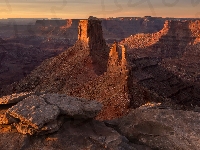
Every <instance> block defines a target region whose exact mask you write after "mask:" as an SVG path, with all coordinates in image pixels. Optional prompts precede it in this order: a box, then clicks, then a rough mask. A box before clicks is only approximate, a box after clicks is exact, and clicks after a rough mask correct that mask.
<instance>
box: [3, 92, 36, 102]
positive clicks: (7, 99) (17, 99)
mask: <svg viewBox="0 0 200 150" xmlns="http://www.w3.org/2000/svg"><path fill="white" fill-rule="evenodd" d="M31 94H33V93H31V92H25V93H15V94H12V95H7V96H3V97H1V98H0V104H12V103H18V102H20V101H22V100H23V99H25V98H27V97H29V96H30V95H31Z"/></svg>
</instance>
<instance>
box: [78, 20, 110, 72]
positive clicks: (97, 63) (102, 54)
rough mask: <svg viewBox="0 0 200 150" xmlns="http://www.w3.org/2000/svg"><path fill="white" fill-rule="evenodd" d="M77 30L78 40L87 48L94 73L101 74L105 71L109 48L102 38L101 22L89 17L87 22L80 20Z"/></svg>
mask: <svg viewBox="0 0 200 150" xmlns="http://www.w3.org/2000/svg"><path fill="white" fill-rule="evenodd" d="M78 28H79V29H78V30H79V33H78V40H79V41H81V42H82V43H83V44H85V46H87V47H89V50H90V56H91V57H92V62H93V66H94V70H95V72H96V73H97V74H98V75H101V74H103V73H104V72H105V71H106V70H107V62H108V56H109V48H108V47H107V45H106V42H105V39H104V38H103V31H102V26H101V21H100V20H99V19H97V18H94V17H89V19H88V20H80V23H79V26H78Z"/></svg>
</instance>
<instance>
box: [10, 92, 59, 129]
mask: <svg viewBox="0 0 200 150" xmlns="http://www.w3.org/2000/svg"><path fill="white" fill-rule="evenodd" d="M7 112H8V113H9V114H10V115H11V116H13V117H14V118H18V119H19V120H20V121H21V122H22V123H23V124H27V125H30V126H31V127H33V128H35V129H40V128H41V127H42V126H43V125H44V124H45V123H48V122H50V121H53V120H55V119H56V118H57V116H58V115H59V113H60V111H59V109H58V107H57V106H54V105H49V104H47V103H46V102H45V100H44V99H43V98H41V97H39V96H35V95H32V96H30V97H28V98H26V99H24V100H23V101H21V102H19V103H18V104H16V105H15V106H13V107H11V108H10V109H8V111H7Z"/></svg>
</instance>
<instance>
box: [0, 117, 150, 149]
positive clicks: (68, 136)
mask: <svg viewBox="0 0 200 150" xmlns="http://www.w3.org/2000/svg"><path fill="white" fill-rule="evenodd" d="M8 139H9V140H8ZM0 147H1V150H20V149H26V150H35V149H51V150H58V149H59V150H65V149H70V150H81V149H98V150H105V149H114V150H118V149H126V150H141V149H144V150H145V149H147V147H146V146H143V145H136V144H132V143H130V142H129V141H128V140H127V138H126V137H124V136H121V135H120V134H119V133H118V132H116V131H115V130H114V129H112V128H110V127H107V126H106V125H105V124H104V123H103V122H99V121H94V120H90V121H86V122H82V121H79V120H65V123H64V124H63V126H62V127H61V128H60V130H59V131H58V132H55V133H53V134H47V135H43V136H42V135H40V136H27V135H22V134H19V133H16V132H15V131H11V132H3V133H2V132H1V133H0ZM147 150H150V149H147Z"/></svg>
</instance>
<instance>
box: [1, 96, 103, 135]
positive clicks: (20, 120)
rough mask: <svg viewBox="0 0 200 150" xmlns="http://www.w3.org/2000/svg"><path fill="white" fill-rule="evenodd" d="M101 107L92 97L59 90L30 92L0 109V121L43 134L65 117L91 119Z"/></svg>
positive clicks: (19, 130)
mask: <svg viewBox="0 0 200 150" xmlns="http://www.w3.org/2000/svg"><path fill="white" fill-rule="evenodd" d="M4 105H5V104H4ZM101 108H102V105H101V104H100V103H98V102H96V101H88V100H85V99H80V98H75V97H70V96H66V95H59V94H42V95H40V96H37V95H34V94H32V95H30V96H29V97H27V98H24V99H22V100H21V101H20V102H18V103H17V104H13V106H9V105H8V106H7V109H6V108H4V109H2V110H1V117H0V124H1V125H11V126H15V127H16V129H17V131H18V132H19V133H22V134H30V135H33V134H47V133H52V132H55V131H58V130H59V128H60V127H61V126H62V124H63V122H64V119H65V118H76V119H82V120H84V119H92V118H94V117H96V115H97V114H98V113H99V112H100V111H101Z"/></svg>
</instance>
